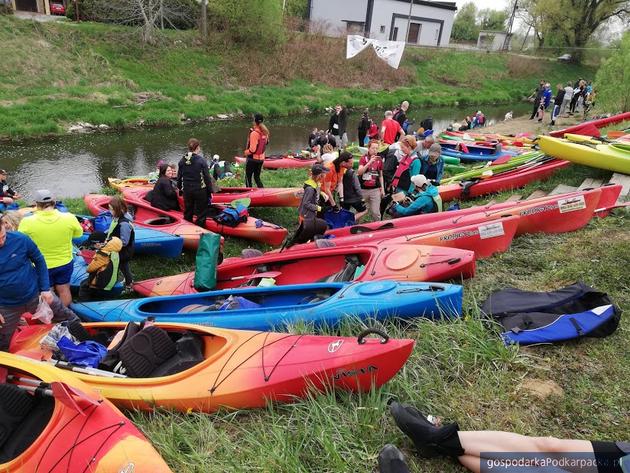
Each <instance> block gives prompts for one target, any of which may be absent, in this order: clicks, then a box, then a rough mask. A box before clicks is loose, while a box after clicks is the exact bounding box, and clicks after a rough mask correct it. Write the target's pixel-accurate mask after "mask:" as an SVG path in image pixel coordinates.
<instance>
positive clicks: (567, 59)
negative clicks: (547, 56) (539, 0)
mask: <svg viewBox="0 0 630 473" xmlns="http://www.w3.org/2000/svg"><path fill="white" fill-rule="evenodd" d="M571 59H573V56H571V55H570V54H563V55H562V56H560V57H558V61H560V62H571Z"/></svg>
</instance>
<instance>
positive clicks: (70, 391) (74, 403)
mask: <svg viewBox="0 0 630 473" xmlns="http://www.w3.org/2000/svg"><path fill="white" fill-rule="evenodd" d="M7 379H9V380H10V381H15V382H19V383H24V384H28V385H29V386H21V385H17V386H18V387H19V388H21V389H25V390H27V391H30V392H39V393H42V394H44V395H45V396H50V397H54V398H55V399H58V400H59V401H61V402H62V403H64V404H65V405H66V406H68V407H70V408H72V409H74V410H75V411H77V412H78V413H79V414H81V415H82V416H85V409H84V408H83V407H81V406H80V405H79V403H83V404H87V405H88V406H98V405H99V404H100V403H99V401H97V400H95V399H92V398H90V397H88V396H86V395H85V393H83V392H81V391H79V390H78V389H75V388H73V387H72V386H69V385H67V384H66V383H63V382H61V381H53V382H52V383H46V382H44V381H39V380H36V379H31V378H20V377H18V376H15V375H9V376H8V378H7Z"/></svg>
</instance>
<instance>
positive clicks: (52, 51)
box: [0, 17, 595, 140]
mask: <svg viewBox="0 0 630 473" xmlns="http://www.w3.org/2000/svg"><path fill="white" fill-rule="evenodd" d="M0 42H2V44H3V51H4V55H3V56H4V59H3V61H2V62H1V63H0V111H1V112H2V113H1V114H0V139H2V140H17V139H20V138H25V137H41V136H47V135H59V134H64V133H67V132H68V131H69V130H70V129H73V128H72V127H75V128H74V129H76V130H79V127H78V125H79V124H80V123H83V124H86V123H88V124H90V125H92V126H94V127H96V129H99V128H100V129H126V128H134V127H146V126H154V127H160V126H173V125H179V124H186V123H196V122H200V121H213V120H221V119H229V118H231V117H242V116H250V115H251V114H252V113H254V112H261V113H263V114H265V115H268V116H273V117H282V116H290V115H298V114H304V113H309V112H320V111H323V110H324V109H325V108H326V107H330V106H332V105H334V104H335V103H337V102H341V103H343V104H345V105H346V106H348V107H350V108H357V109H360V108H364V107H370V108H372V109H384V108H390V107H393V106H394V105H395V104H397V103H400V102H401V101H402V100H409V101H410V102H411V104H412V108H413V107H418V108H419V107H422V108H429V107H436V106H456V105H471V106H473V105H474V106H477V105H482V104H490V103H506V104H509V103H516V102H518V101H520V100H521V99H522V97H523V96H526V95H528V94H529V93H530V92H531V89H533V87H534V86H535V85H536V84H537V82H538V80H539V78H540V77H544V78H545V79H546V80H548V81H550V82H551V83H552V84H555V83H556V82H566V81H567V80H574V79H575V78H577V77H593V76H594V75H595V70H594V69H593V68H590V67H581V66H573V65H567V64H560V63H557V62H555V61H545V60H533V59H532V60H529V59H526V58H522V57H517V56H512V55H508V54H483V53H470V52H465V53H464V52H457V51H442V50H436V49H422V48H413V49H408V50H407V52H406V53H405V57H404V59H403V63H402V66H401V68H400V69H399V70H393V69H391V68H389V67H388V66H386V65H385V64H384V63H383V62H380V61H379V60H378V59H377V58H376V57H375V56H374V54H373V53H372V52H371V51H368V52H366V53H362V54H361V55H359V56H357V57H356V58H354V59H352V60H346V59H345V58H344V51H345V46H344V42H343V40H341V39H331V38H324V37H321V36H310V35H304V34H298V33H293V36H292V37H291V38H290V39H289V41H287V43H286V44H285V45H283V46H281V47H280V48H279V49H278V50H274V51H264V52H257V51H243V50H239V49H237V48H234V47H232V46H230V45H226V43H225V41H224V39H223V38H221V37H220V36H216V37H213V39H212V41H211V43H210V45H209V46H208V47H202V46H200V45H199V44H198V42H197V37H196V33H195V32H193V31H166V32H164V33H163V34H161V35H160V38H159V40H158V41H157V43H156V44H155V45H142V44H140V42H139V41H138V38H137V31H136V30H135V29H133V28H128V27H120V26H112V25H104V24H90V23H81V24H74V23H54V24H50V23H49V24H40V23H34V22H28V21H23V20H18V19H15V18H8V17H0ZM339 85H343V86H344V87H342V88H339V87H338V86H339ZM101 125H104V126H101ZM88 128H89V127H88Z"/></svg>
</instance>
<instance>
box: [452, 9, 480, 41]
mask: <svg viewBox="0 0 630 473" xmlns="http://www.w3.org/2000/svg"><path fill="white" fill-rule="evenodd" d="M478 36H479V28H478V27H477V7H476V6H475V4H474V3H472V2H468V3H465V4H464V5H463V6H462V8H461V9H460V10H459V12H458V13H457V15H456V16H455V21H454V22H453V29H452V31H451V38H453V39H454V40H455V41H476V40H477V37H478Z"/></svg>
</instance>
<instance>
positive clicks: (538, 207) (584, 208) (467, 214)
mask: <svg viewBox="0 0 630 473" xmlns="http://www.w3.org/2000/svg"><path fill="white" fill-rule="evenodd" d="M621 187H622V186H621V185H620V184H614V185H606V186H603V187H600V188H597V189H588V190H586V189H585V190H582V191H576V192H570V193H567V194H558V195H553V196H544V197H540V198H538V199H532V200H524V201H517V202H502V203H498V204H491V205H484V206H475V207H470V208H467V209H461V210H453V211H450V212H439V213H432V214H424V215H413V216H410V217H401V218H397V219H394V220H387V221H381V222H370V223H365V224H362V225H354V226H352V227H344V228H337V229H335V230H329V231H327V232H326V234H327V235H331V236H334V237H335V238H334V239H332V240H331V241H334V242H341V241H350V240H348V238H349V237H351V236H356V237H359V238H366V235H369V236H370V237H372V235H375V237H378V235H379V234H384V233H386V232H390V231H392V230H395V229H397V230H399V231H406V232H408V233H415V232H419V231H422V230H426V229H433V230H436V229H439V228H447V227H449V226H455V225H461V224H464V223H466V222H469V223H470V220H468V219H471V218H472V219H478V218H483V217H485V219H486V220H487V221H488V222H490V221H492V220H494V219H496V218H498V217H501V216H506V215H515V216H519V217H520V218H519V221H518V226H517V229H516V235H517V236H518V235H523V234H525V233H564V232H569V231H574V230H577V229H579V228H582V227H583V226H584V225H586V224H587V223H588V222H589V221H590V220H591V218H592V216H593V212H596V213H597V215H599V216H605V215H607V214H608V212H609V211H610V209H611V208H613V207H614V206H615V203H616V201H617V199H618V197H619V194H620V192H621ZM480 221H481V220H480ZM359 241H360V240H356V242H357V243H358V242H359Z"/></svg>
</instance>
